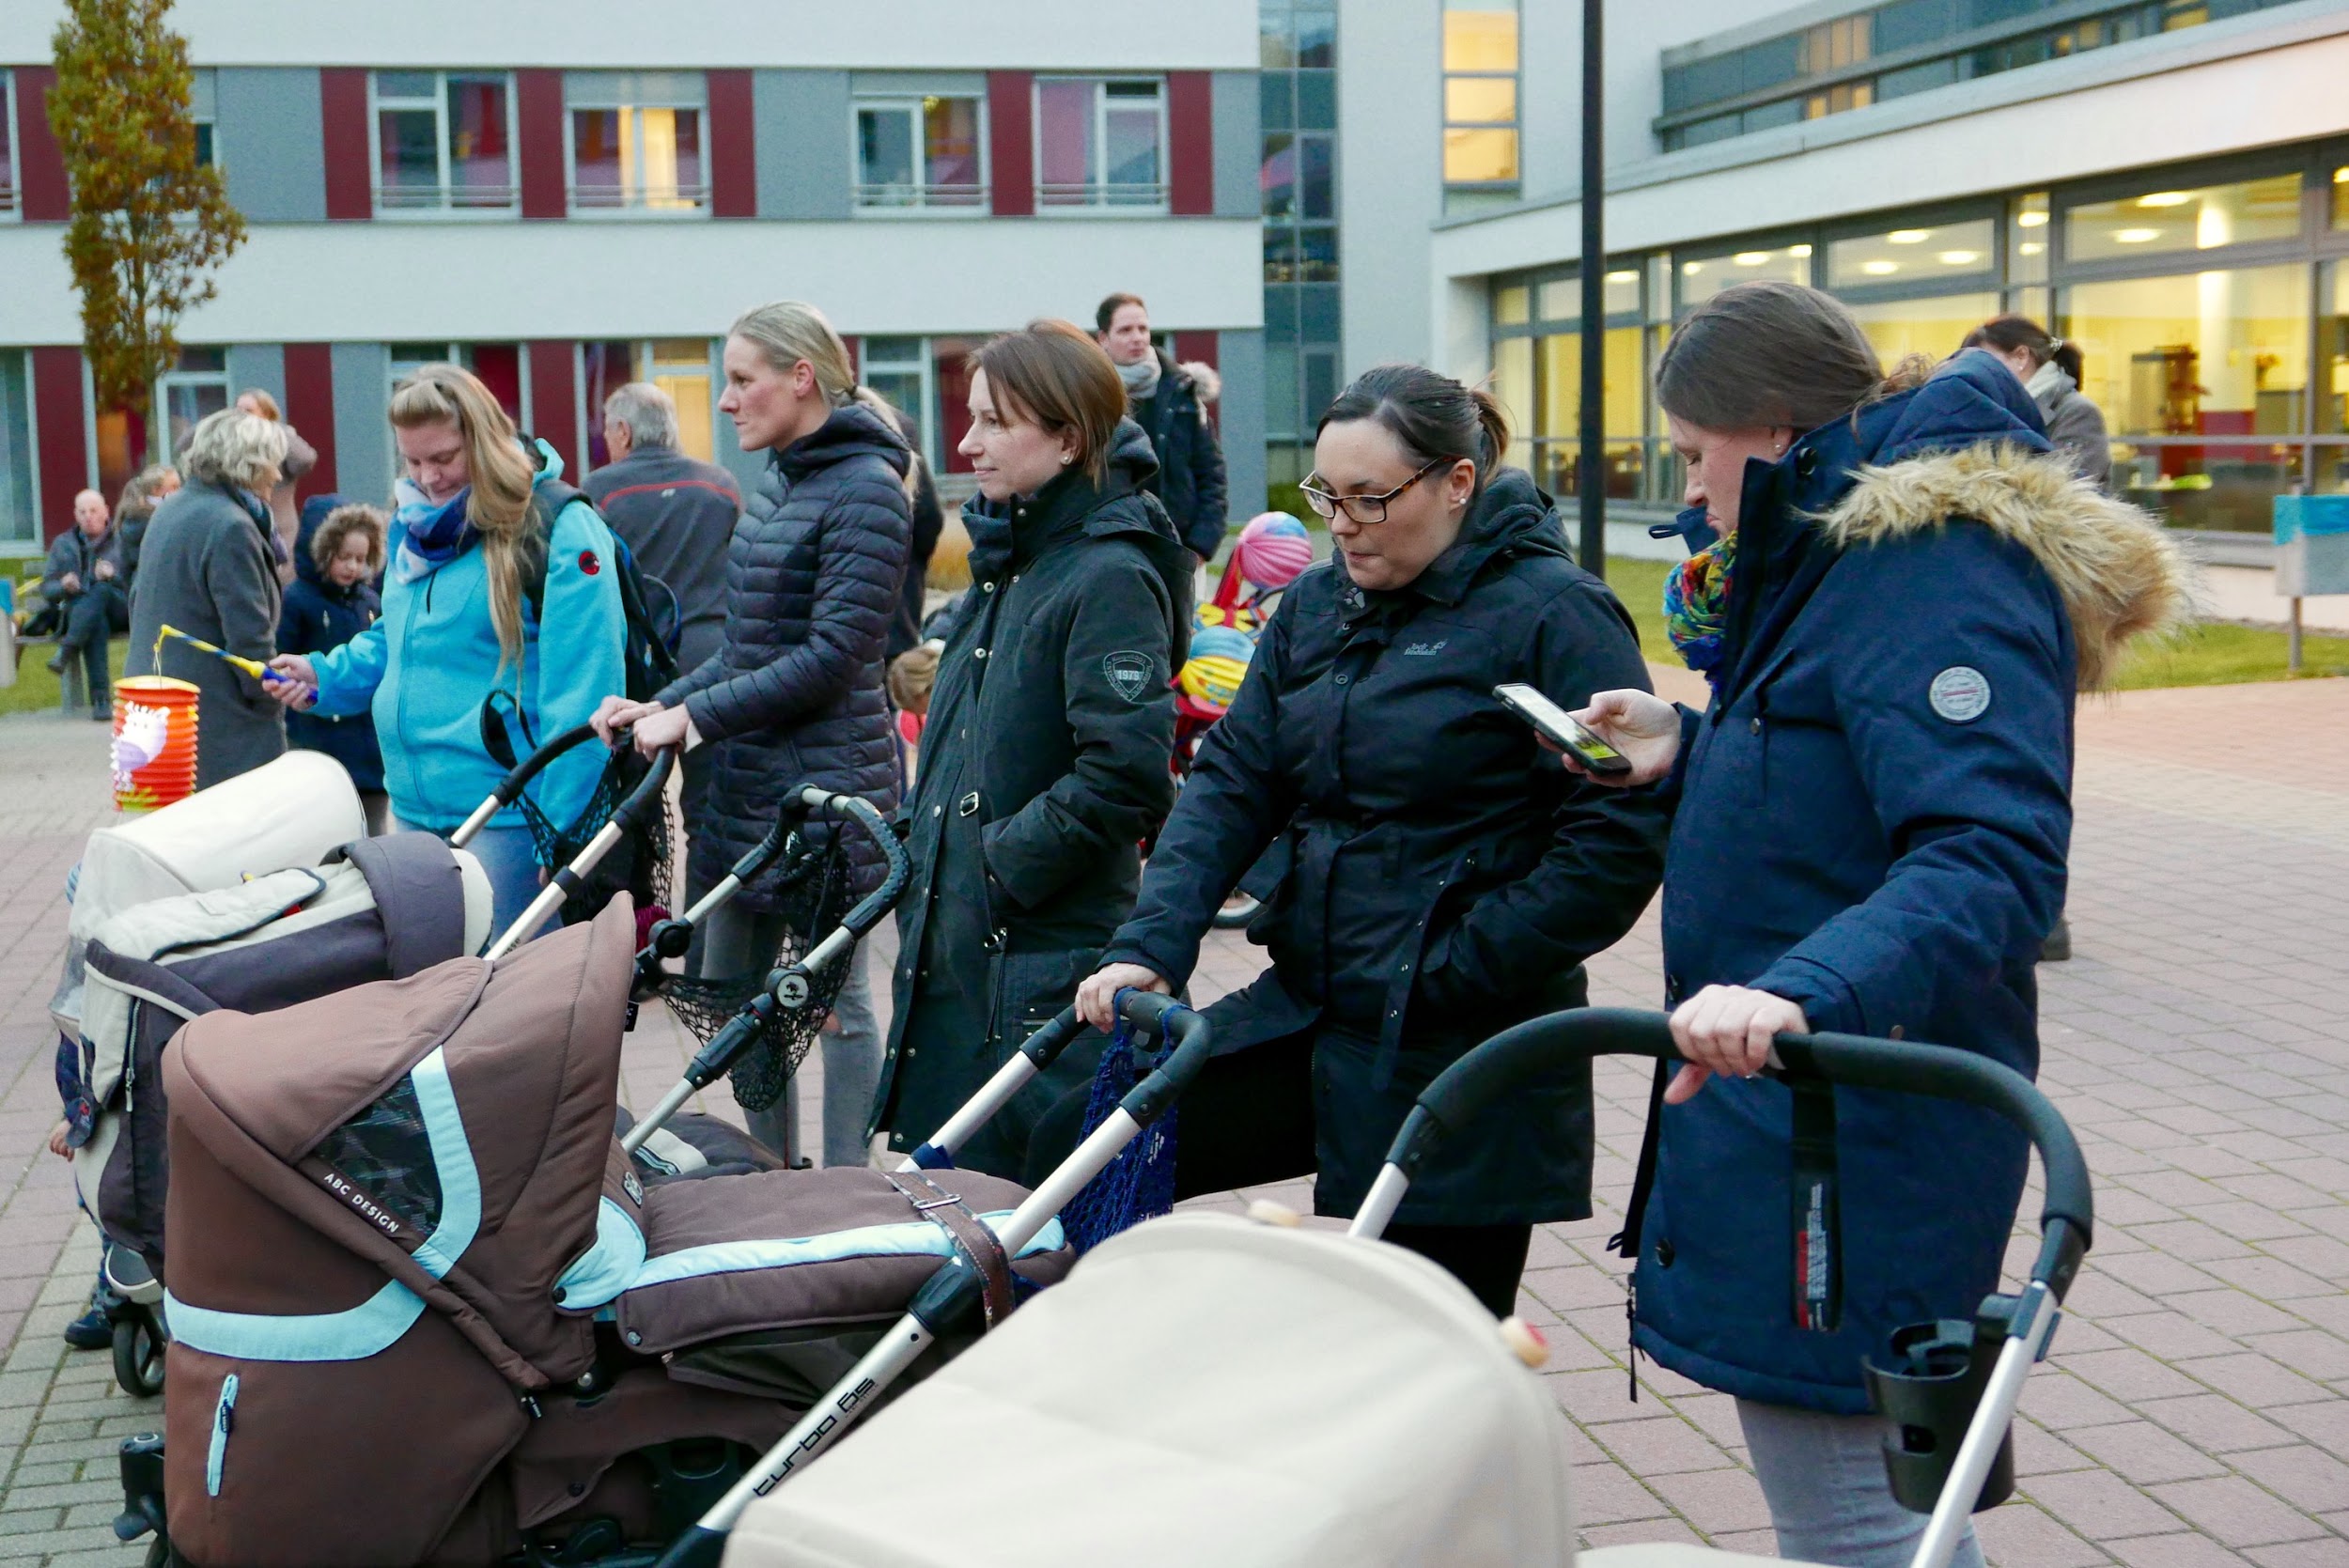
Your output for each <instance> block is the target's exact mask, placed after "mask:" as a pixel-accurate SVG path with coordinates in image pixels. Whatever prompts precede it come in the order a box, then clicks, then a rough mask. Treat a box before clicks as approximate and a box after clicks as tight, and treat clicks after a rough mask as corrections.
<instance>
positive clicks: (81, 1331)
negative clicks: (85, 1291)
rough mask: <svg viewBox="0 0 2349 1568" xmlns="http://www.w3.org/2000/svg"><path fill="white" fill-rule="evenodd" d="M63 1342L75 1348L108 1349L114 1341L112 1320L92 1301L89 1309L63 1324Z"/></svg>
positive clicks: (104, 1310)
mask: <svg viewBox="0 0 2349 1568" xmlns="http://www.w3.org/2000/svg"><path fill="white" fill-rule="evenodd" d="M65 1343H68V1344H70V1345H71V1346H72V1347H73V1348H74V1349H76V1350H108V1349H112V1348H113V1346H114V1343H115V1326H114V1320H113V1319H111V1318H109V1317H108V1316H107V1315H106V1309H105V1308H103V1307H101V1306H100V1305H99V1304H98V1303H97V1302H96V1301H92V1302H91V1303H90V1305H89V1310H88V1311H87V1312H84V1313H83V1314H82V1315H81V1316H80V1317H77V1318H75V1319H74V1320H73V1321H72V1322H71V1323H69V1324H67V1325H66V1326H65Z"/></svg>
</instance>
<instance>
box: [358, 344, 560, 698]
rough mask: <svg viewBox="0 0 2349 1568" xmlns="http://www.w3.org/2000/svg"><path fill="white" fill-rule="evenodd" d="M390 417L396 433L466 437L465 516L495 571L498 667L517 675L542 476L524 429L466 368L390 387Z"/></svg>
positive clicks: (431, 370)
mask: <svg viewBox="0 0 2349 1568" xmlns="http://www.w3.org/2000/svg"><path fill="white" fill-rule="evenodd" d="M386 412H387V415H388V417H389V418H390V420H391V422H392V424H393V426H394V427H396V428H398V429H402V430H413V429H416V428H418V427H421V426H426V425H441V424H451V425H455V426H456V427H457V430H458V433H459V435H461V436H462V437H463V438H464V441H465V469H466V472H467V473H468V474H470V475H471V476H472V484H473V494H472V495H471V496H470V497H468V498H467V500H466V502H465V518H466V520H467V521H469V522H471V523H472V524H473V525H474V530H475V531H476V532H477V533H479V534H480V536H481V561H482V565H483V566H484V567H487V568H488V570H489V574H490V625H492V626H494V627H496V628H497V634H498V660H499V665H498V667H499V669H500V670H501V671H503V670H504V669H505V667H506V665H508V664H510V665H512V666H513V667H514V671H515V674H516V675H517V676H519V675H521V663H522V566H523V557H524V555H525V554H526V553H527V552H528V551H531V550H533V549H535V548H536V546H537V540H536V538H535V537H534V530H533V528H532V526H531V520H530V489H531V486H532V485H533V484H534V483H536V482H537V477H538V465H537V462H535V461H534V460H533V454H532V453H531V452H530V451H529V450H528V449H527V448H525V447H524V446H523V445H522V438H521V432H520V431H518V430H516V429H515V428H514V422H513V421H512V420H511V419H508V418H507V417H506V411H505V410H504V409H503V408H501V407H499V406H498V400H497V398H496V396H494V395H492V394H491V393H490V389H489V388H488V387H486V386H483V385H482V384H481V380H480V378H479V377H477V376H475V375H474V373H473V372H472V371H470V370H467V369H465V368H464V367H463V366H462V365H425V366H424V367H423V368H421V369H419V370H418V371H417V372H416V373H415V374H414V375H412V376H410V377H409V378H408V379H407V380H403V381H401V382H400V383H399V384H398V385H397V386H396V387H394V388H393V389H392V406H391V408H390V409H389V410H388V411H386Z"/></svg>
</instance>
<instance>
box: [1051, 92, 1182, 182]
mask: <svg viewBox="0 0 2349 1568" xmlns="http://www.w3.org/2000/svg"><path fill="white" fill-rule="evenodd" d="M1165 111H1166V95H1165V94H1164V93H1163V92H1162V91H1160V84H1159V82H1158V81H1157V80H1156V79H1150V80H1143V81H1098V80H1090V79H1083V78H1066V77H1062V78H1045V79H1042V80H1039V81H1038V82H1037V83H1036V85H1035V145H1036V203H1037V205H1038V206H1039V207H1042V208H1047V209H1053V210H1068V209H1081V208H1095V209H1099V208H1113V209H1132V208H1162V207H1164V206H1165V205H1166V162H1165V151H1166V112H1165Z"/></svg>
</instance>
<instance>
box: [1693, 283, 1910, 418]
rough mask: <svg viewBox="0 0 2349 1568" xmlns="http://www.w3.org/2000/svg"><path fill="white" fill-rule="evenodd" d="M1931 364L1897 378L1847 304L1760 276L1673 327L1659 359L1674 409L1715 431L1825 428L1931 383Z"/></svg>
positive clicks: (1900, 370)
mask: <svg viewBox="0 0 2349 1568" xmlns="http://www.w3.org/2000/svg"><path fill="white" fill-rule="evenodd" d="M1929 370H1930V366H1929V365H1926V364H1925V363H1924V362H1923V361H1922V359H1921V358H1918V359H1913V360H1904V361H1903V362H1902V363H1901V364H1900V365H1898V366H1896V367H1895V368H1894V370H1893V373H1892V375H1891V376H1890V377H1887V376H1886V375H1885V373H1884V365H1883V363H1882V362H1881V361H1879V360H1878V359H1877V358H1876V351H1875V345H1874V344H1872V343H1870V342H1869V341H1868V334H1866V333H1864V332H1862V331H1861V330H1860V328H1859V319H1858V318H1855V317H1854V316H1853V315H1852V313H1851V311H1850V310H1849V309H1848V308H1847V307H1845V305H1844V304H1843V302H1842V301H1840V300H1838V299H1836V298H1834V297H1833V296H1832V295H1829V294H1823V293H1821V292H1820V291H1819V290H1817V289H1815V288H1806V287H1803V286H1802V285H1800V284H1798V283H1786V282H1782V281H1781V280H1779V279H1776V278H1757V279H1755V280H1754V281H1753V282H1751V283H1740V284H1736V285H1734V286H1732V287H1728V288H1724V289H1722V290H1721V291H1720V292H1719V293H1718V294H1716V295H1714V296H1713V297H1712V298H1711V299H1709V300H1706V301H1705V302H1704V303H1703V304H1700V305H1698V306H1697V307H1696V309H1694V310H1693V311H1691V312H1689V313H1688V318H1687V319H1685V320H1683V321H1682V322H1681V323H1680V325H1679V326H1678V327H1677V328H1675V329H1673V332H1672V341H1671V342H1669V343H1667V344H1666V345H1665V346H1664V352H1663V354H1662V355H1661V357H1659V358H1658V359H1657V362H1656V400H1657V403H1659V404H1661V405H1662V406H1663V409H1664V411H1665V412H1667V413H1670V414H1673V415H1676V416H1677V417H1679V418H1681V419H1684V420H1686V421H1688V423H1689V424H1691V425H1698V426H1703V427H1704V428H1706V429H1708V430H1750V429H1756V428H1772V427H1779V426H1784V427H1787V428H1788V429H1792V430H1795V431H1797V432H1801V431H1809V430H1815V429H1817V428H1818V427H1820V426H1822V425H1825V424H1827V423H1828V421H1829V420H1833V419H1840V418H1842V417H1843V415H1845V414H1848V413H1852V412H1855V411H1858V410H1859V409H1860V408H1861V407H1863V406H1865V405H1866V404H1869V403H1872V402H1874V401H1875V400H1876V399H1877V398H1878V397H1881V396H1885V395H1886V394H1887V393H1890V392H1897V391H1901V390H1903V389H1905V388H1906V387H1908V386H1913V385H1916V384H1917V383H1919V382H1921V381H1922V380H1924V376H1925V374H1926V373H1927V372H1928V371H1929Z"/></svg>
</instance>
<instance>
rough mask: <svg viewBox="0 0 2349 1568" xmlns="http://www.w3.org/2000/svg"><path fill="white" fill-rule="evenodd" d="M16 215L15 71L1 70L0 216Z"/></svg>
mask: <svg viewBox="0 0 2349 1568" xmlns="http://www.w3.org/2000/svg"><path fill="white" fill-rule="evenodd" d="M15 215H16V86H15V73H14V72H12V71H7V70H0V218H9V217H14V216H15Z"/></svg>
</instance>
